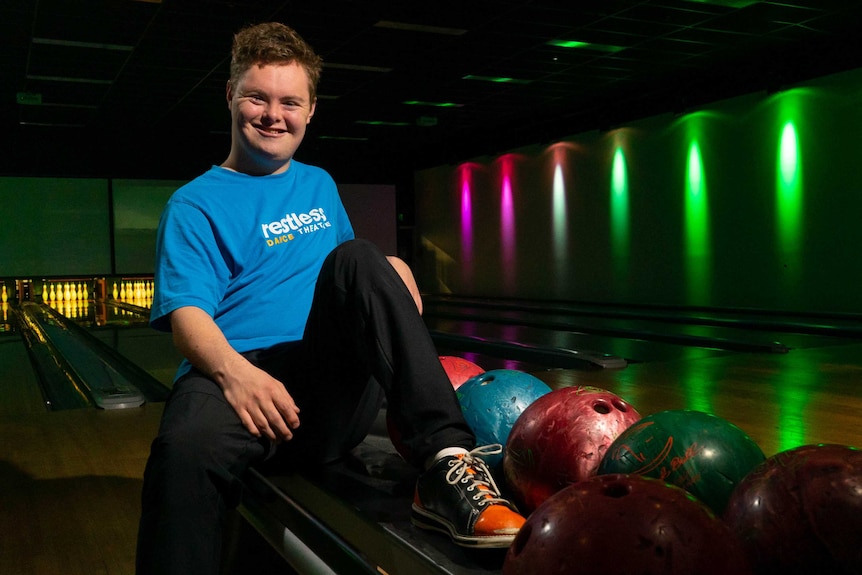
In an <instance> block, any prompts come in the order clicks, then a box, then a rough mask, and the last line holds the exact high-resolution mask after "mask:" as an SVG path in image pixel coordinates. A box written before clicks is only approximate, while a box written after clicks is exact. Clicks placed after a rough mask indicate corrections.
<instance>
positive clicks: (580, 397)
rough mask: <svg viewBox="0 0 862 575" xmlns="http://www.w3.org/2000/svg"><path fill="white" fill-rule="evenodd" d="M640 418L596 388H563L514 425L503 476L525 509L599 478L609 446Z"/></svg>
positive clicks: (528, 408) (547, 395) (629, 406)
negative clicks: (593, 477) (554, 494)
mask: <svg viewBox="0 0 862 575" xmlns="http://www.w3.org/2000/svg"><path fill="white" fill-rule="evenodd" d="M639 419H640V414H639V413H638V412H637V410H635V409H634V408H633V407H632V406H631V405H629V404H628V403H626V402H625V401H624V400H623V399H622V398H620V397H619V396H617V395H614V394H613V393H611V392H609V391H607V390H604V389H599V388H597V387H586V386H576V387H564V388H562V389H558V390H555V391H552V392H551V393H548V394H545V395H543V396H542V397H540V398H538V399H537V400H536V401H534V402H533V403H532V404H531V405H530V406H529V407H527V409H525V410H524V412H523V413H522V414H521V417H519V418H518V420H517V421H516V422H515V425H513V426H512V431H511V433H510V434H509V442H508V444H507V445H506V453H505V455H504V457H503V473H504V474H505V478H506V484H507V485H508V487H509V488H510V489H511V491H512V495H513V498H514V499H515V500H516V501H517V502H518V504H519V505H520V506H521V508H522V510H525V511H529V510H532V509H535V508H536V507H538V506H539V505H540V504H541V503H542V502H543V501H544V500H545V499H547V498H548V497H549V496H551V495H552V494H553V493H556V492H557V491H559V490H560V489H562V488H564V487H566V486H568V485H569V484H571V483H576V482H578V481H583V480H584V479H587V478H589V477H591V476H593V475H595V474H596V470H597V469H598V466H599V462H600V461H601V459H602V456H603V455H604V454H605V451H606V450H607V448H608V447H609V446H610V445H611V443H612V442H613V441H614V439H616V437H617V436H618V435H619V434H620V433H622V432H623V431H624V430H625V429H626V428H628V427H629V426H630V425H632V424H633V423H635V422H636V421H638V420H639Z"/></svg>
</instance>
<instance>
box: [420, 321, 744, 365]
mask: <svg viewBox="0 0 862 575" xmlns="http://www.w3.org/2000/svg"><path fill="white" fill-rule="evenodd" d="M425 322H426V325H427V326H428V328H429V330H431V331H432V335H434V334H435V332H437V333H441V334H449V335H457V336H461V337H463V338H482V339H486V340H498V341H508V342H519V343H522V344H524V343H529V344H531V345H534V346H537V347H545V348H560V349H569V350H578V351H581V352H586V353H591V354H596V355H602V354H610V355H612V356H614V357H618V358H623V359H625V360H626V361H627V362H631V363H637V362H645V361H669V360H674V359H696V358H699V357H711V356H715V355H723V354H727V353H731V352H730V351H728V350H724V349H718V348H709V347H699V346H685V345H679V344H672V343H665V342H660V341H648V340H644V339H639V338H635V337H630V338H626V337H611V336H604V335H595V334H585V333H579V332H574V331H568V330H563V329H549V328H547V327H545V328H542V327H534V326H524V325H519V324H517V323H498V322H487V321H473V320H456V319H440V318H435V317H433V316H426V318H425ZM465 344H466V341H465ZM465 344H462V345H461V347H462V348H463V347H464V345H465ZM448 346H449V347H451V348H454V349H457V348H458V347H459V346H458V343H457V341H451V342H450V343H448ZM500 353H502V354H504V355H505V354H506V350H501V351H500ZM486 355H491V354H490V353H487V352H486ZM530 363H535V364H539V365H544V366H545V367H567V368H568V367H574V366H571V365H561V364H560V363H557V362H554V361H547V362H544V363H539V362H538V361H535V360H534V361H533V362H530ZM583 368H584V367H582V369H583ZM587 368H588V366H587Z"/></svg>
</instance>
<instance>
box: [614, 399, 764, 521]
mask: <svg viewBox="0 0 862 575" xmlns="http://www.w3.org/2000/svg"><path fill="white" fill-rule="evenodd" d="M764 459H766V456H765V455H764V454H763V451H761V449H760V447H758V446H757V444H756V443H754V441H752V440H751V438H750V437H748V435H746V434H745V432H743V431H742V430H741V429H740V428H738V427H737V426H735V425H733V424H732V423H730V422H728V421H725V420H724V419H721V418H720V417H716V416H715V415H711V414H709V413H704V412H702V411H691V410H685V409H680V410H670V411H662V412H659V413H654V414H652V415H648V416H646V417H644V418H643V419H641V420H640V421H639V422H638V423H637V424H636V425H633V426H631V427H630V428H629V429H627V430H626V431H625V432H623V433H622V434H620V436H619V437H617V438H616V440H615V441H614V443H613V445H611V447H610V449H608V450H607V453H605V456H604V458H603V459H602V462H601V464H600V465H599V471H598V472H599V474H605V473H634V474H637V475H646V476H648V477H655V478H658V479H662V480H665V481H667V482H668V483H673V484H674V485H676V486H678V487H682V488H683V489H686V490H687V491H688V492H689V493H691V494H693V495H694V496H696V497H697V498H698V499H700V500H701V501H703V502H704V503H706V504H707V505H709V506H710V507H711V508H712V510H713V511H714V512H715V513H718V514H721V513H722V512H723V511H724V507H725V505H727V500H728V498H729V497H730V493H731V492H732V491H733V488H734V487H736V484H737V483H739V482H740V481H741V480H742V478H743V477H745V475H746V474H748V472H749V471H751V470H752V469H753V468H754V467H755V466H756V465H758V464H759V463H761V462H762V461H763V460H764Z"/></svg>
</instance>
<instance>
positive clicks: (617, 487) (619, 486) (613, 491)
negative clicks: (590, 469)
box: [602, 483, 632, 499]
mask: <svg viewBox="0 0 862 575" xmlns="http://www.w3.org/2000/svg"><path fill="white" fill-rule="evenodd" d="M631 492H632V486H631V485H626V484H625V483H608V484H607V485H605V486H604V489H603V490H602V493H603V494H604V495H605V497H613V498H614V499H619V498H620V497H625V496H626V495H628V494H629V493H631Z"/></svg>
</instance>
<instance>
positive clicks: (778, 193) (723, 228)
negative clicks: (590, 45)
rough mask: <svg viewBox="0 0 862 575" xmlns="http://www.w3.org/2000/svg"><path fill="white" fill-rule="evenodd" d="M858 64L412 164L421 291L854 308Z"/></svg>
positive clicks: (859, 182)
mask: <svg viewBox="0 0 862 575" xmlns="http://www.w3.org/2000/svg"><path fill="white" fill-rule="evenodd" d="M860 134H862V70H856V71H851V72H847V73H843V74H839V75H834V76H828V77H824V78H820V79H818V80H815V81H811V82H808V83H806V84H804V85H797V86H792V87H788V88H787V89H786V90H783V91H780V92H776V93H772V94H767V93H757V94H750V95H747V96H743V97H739V98H734V99H732V100H726V101H721V102H716V103H714V104H712V105H709V106H705V107H703V108H700V109H697V110H686V111H681V112H679V113H676V114H666V115H661V116H656V117H652V118H646V119H642V120H639V121H635V122H631V123H630V124H627V125H621V126H615V127H613V128H611V129H608V130H603V131H593V132H589V133H583V134H579V135H575V136H572V137H571V138H567V139H566V140H564V141H560V142H555V143H545V144H540V145H539V144H537V145H533V146H527V147H524V148H521V149H518V150H514V151H512V152H511V153H505V154H502V155H499V156H494V157H489V156H488V157H481V158H476V159H473V160H471V161H467V162H463V163H461V164H457V165H446V166H440V167H437V168H432V169H427V170H423V171H420V172H417V174H416V179H415V189H416V194H417V198H416V229H417V236H418V240H417V241H418V244H419V253H418V254H417V259H416V263H417V265H416V268H417V274H418V278H419V282H420V285H421V287H422V289H423V290H425V291H427V292H431V293H454V294H464V295H477V296H487V297H519V298H535V299H547V300H577V301H594V302H611V303H638V304H662V305H683V306H716V307H746V308H760V309H772V310H788V311H816V312H824V311H835V312H862V297H860V295H859V290H860V286H862V263H860V259H859V258H858V255H857V254H858V251H859V249H860V247H862V169H860V165H862V143H860Z"/></svg>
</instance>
